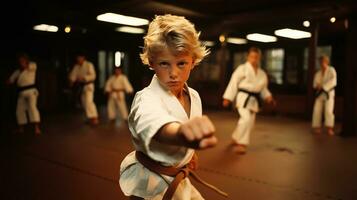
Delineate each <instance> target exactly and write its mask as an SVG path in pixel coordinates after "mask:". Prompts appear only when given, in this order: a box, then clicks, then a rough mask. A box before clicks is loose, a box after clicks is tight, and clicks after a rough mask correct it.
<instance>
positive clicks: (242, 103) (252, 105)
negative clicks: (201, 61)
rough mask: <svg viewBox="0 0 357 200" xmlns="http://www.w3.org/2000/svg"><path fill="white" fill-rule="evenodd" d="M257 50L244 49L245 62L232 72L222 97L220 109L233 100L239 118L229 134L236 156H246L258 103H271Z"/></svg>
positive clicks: (259, 104) (252, 48)
mask: <svg viewBox="0 0 357 200" xmlns="http://www.w3.org/2000/svg"><path fill="white" fill-rule="evenodd" d="M260 58H261V51H260V49H258V48H256V47H251V48H250V49H249V50H248V56H247V62H246V63H244V64H242V65H239V66H238V67H237V69H236V70H235V71H234V72H233V74H232V77H231V79H230V81H229V84H228V86H227V88H226V91H225V92H224V95H223V103H222V104H223V106H224V107H228V106H229V104H230V103H231V102H233V101H234V100H236V105H235V106H236V107H237V109H238V113H239V115H240V118H239V120H238V124H237V126H236V128H235V130H234V131H233V134H232V140H233V141H232V145H233V148H234V151H235V152H236V153H238V154H244V153H246V148H247V146H248V145H249V142H250V133H251V132H252V130H253V127H254V123H255V116H256V113H257V112H258V111H259V108H260V106H261V105H262V103H263V102H262V101H263V100H264V101H265V102H267V103H272V104H275V101H274V99H273V97H272V95H271V93H270V91H269V90H268V78H267V75H266V73H265V72H264V71H263V70H262V69H261V68H260V66H259V64H260Z"/></svg>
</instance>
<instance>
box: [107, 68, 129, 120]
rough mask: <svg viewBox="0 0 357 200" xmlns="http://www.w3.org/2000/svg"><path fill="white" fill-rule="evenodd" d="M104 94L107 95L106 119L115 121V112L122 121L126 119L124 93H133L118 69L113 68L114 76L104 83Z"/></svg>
mask: <svg viewBox="0 0 357 200" xmlns="http://www.w3.org/2000/svg"><path fill="white" fill-rule="evenodd" d="M105 92H106V93H107V94H108V105H107V111H108V118H109V120H110V121H115V118H116V116H117V110H119V113H120V117H121V118H122V119H123V120H125V121H126V120H127V119H128V109H127V108H126V102H125V93H133V87H132V86H131V84H130V82H129V80H128V78H127V77H126V76H125V75H124V74H123V73H122V69H121V68H120V67H115V68H114V75H112V76H110V77H109V79H108V80H107V82H106V83H105Z"/></svg>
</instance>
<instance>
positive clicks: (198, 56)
mask: <svg viewBox="0 0 357 200" xmlns="http://www.w3.org/2000/svg"><path fill="white" fill-rule="evenodd" d="M207 54H208V51H207V50H206V49H205V47H204V46H202V45H201V43H200V41H199V39H198V33H197V31H196V30H195V28H194V25H193V24H191V23H190V22H189V21H188V20H186V19H185V18H184V17H179V16H173V15H163V16H156V17H155V19H154V20H153V21H152V22H151V23H150V25H149V29H148V33H147V35H146V36H145V37H144V49H143V53H142V54H141V59H142V61H143V63H144V64H146V65H149V66H150V68H151V69H152V70H154V71H155V75H154V76H153V78H152V81H151V83H150V85H149V86H148V87H146V88H144V89H143V90H141V91H139V92H138V93H136V95H135V98H134V100H133V103H132V107H131V111H130V114H129V119H128V123H129V129H130V131H131V134H132V139H133V142H134V147H135V149H136V151H134V152H131V153H130V154H129V155H127V157H126V158H125V159H124V160H123V162H122V164H121V166H120V180H119V183H120V187H121V189H122V191H123V192H124V194H125V195H127V196H130V199H179V200H186V199H203V198H202V196H201V194H200V193H199V192H198V191H197V190H196V189H195V187H193V185H192V184H191V182H190V180H189V179H188V178H186V177H187V176H188V175H192V176H194V173H193V172H192V170H193V169H194V168H195V166H196V165H195V162H194V161H195V160H196V159H195V158H196V157H195V156H194V150H193V149H192V148H190V147H194V148H198V149H207V148H210V147H213V146H215V145H216V143H217V138H216V137H215V136H214V135H213V133H214V131H215V128H214V126H213V124H212V122H211V121H210V120H209V119H208V117H206V116H202V107H201V106H202V105H201V99H200V97H199V95H198V93H197V92H196V91H195V90H193V89H191V88H189V87H188V86H187V84H186V81H187V80H188V78H189V76H190V71H191V70H192V69H193V68H194V66H195V65H197V64H198V63H199V62H200V61H201V60H202V59H203V58H204V56H206V55H207ZM194 177H195V176H194Z"/></svg>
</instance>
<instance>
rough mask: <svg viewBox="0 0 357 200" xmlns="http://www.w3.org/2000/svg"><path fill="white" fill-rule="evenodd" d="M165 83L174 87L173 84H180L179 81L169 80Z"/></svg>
mask: <svg viewBox="0 0 357 200" xmlns="http://www.w3.org/2000/svg"><path fill="white" fill-rule="evenodd" d="M166 84H167V86H170V87H174V86H178V85H179V84H180V82H179V81H169V82H167V83H166Z"/></svg>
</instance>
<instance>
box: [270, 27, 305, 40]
mask: <svg viewBox="0 0 357 200" xmlns="http://www.w3.org/2000/svg"><path fill="white" fill-rule="evenodd" d="M274 33H275V35H277V36H280V37H286V38H291V39H303V38H310V37H311V33H309V32H306V31H300V30H295V29H290V28H284V29H279V30H276V31H274Z"/></svg>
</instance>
